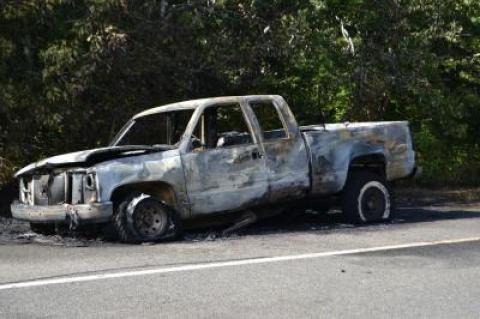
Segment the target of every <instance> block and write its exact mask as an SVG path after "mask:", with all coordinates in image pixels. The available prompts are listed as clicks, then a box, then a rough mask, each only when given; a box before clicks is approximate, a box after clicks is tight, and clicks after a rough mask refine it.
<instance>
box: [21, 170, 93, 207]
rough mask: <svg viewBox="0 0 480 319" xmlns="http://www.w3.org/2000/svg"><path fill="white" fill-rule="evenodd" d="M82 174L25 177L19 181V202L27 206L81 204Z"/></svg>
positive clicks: (70, 173) (82, 200)
mask: <svg viewBox="0 0 480 319" xmlns="http://www.w3.org/2000/svg"><path fill="white" fill-rule="evenodd" d="M84 176H85V174H84V173H83V172H62V173H59V174H49V175H46V174H44V175H33V176H25V177H22V178H21V179H20V201H21V202H22V203H24V204H29V205H40V206H46V205H58V204H65V203H67V204H82V203H83V202H84V198H83V181H84Z"/></svg>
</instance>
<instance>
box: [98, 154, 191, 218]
mask: <svg viewBox="0 0 480 319" xmlns="http://www.w3.org/2000/svg"><path fill="white" fill-rule="evenodd" d="M95 170H96V174H97V182H98V187H99V197H100V200H101V201H109V200H110V199H112V195H113V193H114V191H115V190H116V189H118V188H119V187H122V186H125V185H131V184H141V183H151V182H162V183H165V184H168V185H171V186H172V188H173V189H174V191H175V196H176V201H177V202H178V203H180V204H183V203H186V202H187V195H186V188H185V177H184V176H185V175H184V173H183V166H182V162H181V159H180V155H179V153H178V150H171V151H166V152H157V153H151V154H146V155H141V156H132V157H124V158H119V159H115V160H111V161H107V162H103V163H100V164H97V165H95ZM179 206H180V207H181V208H180V209H181V210H182V211H181V212H180V213H181V214H182V215H184V214H186V213H188V212H186V211H185V209H184V208H183V205H179Z"/></svg>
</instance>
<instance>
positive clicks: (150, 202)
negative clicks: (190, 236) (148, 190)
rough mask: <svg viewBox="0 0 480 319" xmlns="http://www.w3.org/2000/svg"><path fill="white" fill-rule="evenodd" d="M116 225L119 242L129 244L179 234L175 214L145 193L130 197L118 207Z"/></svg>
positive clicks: (114, 226)
mask: <svg viewBox="0 0 480 319" xmlns="http://www.w3.org/2000/svg"><path fill="white" fill-rule="evenodd" d="M112 224H113V228H114V231H115V233H116V235H117V237H118V239H120V241H122V242H127V243H141V242H153V241H162V240H166V239H172V238H174V237H176V235H178V233H179V227H178V224H179V222H178V219H177V215H176V213H175V211H174V210H173V209H172V208H170V207H168V206H167V205H165V204H164V203H163V202H161V201H160V200H158V199H156V198H153V197H151V196H150V195H146V194H141V193H135V194H132V195H130V196H128V197H127V198H125V199H124V200H123V201H122V202H121V203H120V204H119V205H118V206H117V208H116V210H115V213H114V216H113V221H112Z"/></svg>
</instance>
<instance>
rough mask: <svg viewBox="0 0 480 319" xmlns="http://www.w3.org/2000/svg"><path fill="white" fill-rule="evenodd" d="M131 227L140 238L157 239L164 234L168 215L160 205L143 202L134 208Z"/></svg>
mask: <svg viewBox="0 0 480 319" xmlns="http://www.w3.org/2000/svg"><path fill="white" fill-rule="evenodd" d="M133 225H134V227H135V229H136V230H137V232H138V233H139V234H140V235H141V236H143V237H150V238H153V237H157V236H160V235H162V234H164V233H165V231H166V228H167V225H168V215H167V212H166V211H165V209H164V208H163V207H162V206H161V205H160V204H158V203H156V202H154V201H150V200H145V201H143V202H141V203H139V204H138V206H137V207H136V208H135V212H134V214H133Z"/></svg>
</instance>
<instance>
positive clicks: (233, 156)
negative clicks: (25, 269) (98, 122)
mask: <svg viewBox="0 0 480 319" xmlns="http://www.w3.org/2000/svg"><path fill="white" fill-rule="evenodd" d="M415 171H416V166H415V153H414V150H413V146H412V138H411V134H410V131H409V127H408V123H407V122H369V123H350V124H326V125H313V126H307V127H299V126H298V125H297V123H296V121H295V118H294V116H293V114H292V112H291V110H290V108H289V107H288V105H287V103H286V102H285V100H284V99H283V98H282V97H281V96H277V95H256V96H234V97H219V98H209V99H201V100H193V101H186V102H181V103H175V104H170V105H166V106H161V107H156V108H153V109H150V110H147V111H144V112H142V113H140V114H137V115H135V116H134V117H133V118H132V119H131V120H130V121H129V122H128V123H127V124H126V125H125V126H124V127H123V128H122V129H121V130H120V132H119V133H118V134H117V136H116V137H115V138H114V140H113V141H112V143H111V145H110V146H108V147H104V148H98V149H93V150H87V151H81V152H76V153H69V154H65V155H60V156H54V157H51V158H48V159H45V160H42V161H39V162H37V163H34V164H31V165H28V166H26V167H25V168H23V169H21V170H20V171H18V172H17V173H16V175H15V176H16V177H17V178H18V180H19V183H20V194H19V200H18V201H16V202H14V203H13V204H12V206H11V209H12V214H13V217H14V218H17V219H21V220H26V221H29V222H30V223H31V224H32V228H34V229H39V230H41V226H42V225H52V224H54V223H68V224H69V225H71V226H72V227H75V226H78V225H79V224H82V223H108V224H111V225H112V226H113V228H114V229H115V231H116V233H117V234H118V236H119V238H120V239H121V240H123V241H126V242H141V241H157V240H162V239H165V238H169V237H172V236H175V235H176V234H178V233H179V231H180V229H181V227H180V225H181V223H182V221H186V220H191V221H195V219H196V218H198V217H202V216H210V215H218V214H224V213H230V214H233V215H234V216H238V217H239V218H242V216H245V212H246V211H248V212H250V213H251V214H254V213H252V212H251V209H253V208H255V207H262V206H272V205H276V204H278V203H282V202H285V201H305V200H306V199H312V198H313V199H315V198H320V197H322V198H326V197H327V198H328V197H329V196H337V197H340V198H341V205H342V209H343V212H344V215H345V217H346V218H347V219H348V220H350V221H352V222H356V223H368V222H376V221H384V220H389V219H390V218H392V216H393V209H392V207H393V198H392V196H391V189H390V182H391V181H393V180H396V179H400V178H405V177H408V176H411V175H412V174H414V172H415ZM251 214H250V215H248V214H247V215H248V216H251ZM248 218H250V217H247V219H248ZM251 220H256V218H253V219H251Z"/></svg>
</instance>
